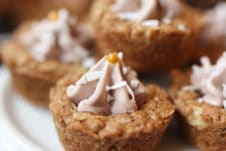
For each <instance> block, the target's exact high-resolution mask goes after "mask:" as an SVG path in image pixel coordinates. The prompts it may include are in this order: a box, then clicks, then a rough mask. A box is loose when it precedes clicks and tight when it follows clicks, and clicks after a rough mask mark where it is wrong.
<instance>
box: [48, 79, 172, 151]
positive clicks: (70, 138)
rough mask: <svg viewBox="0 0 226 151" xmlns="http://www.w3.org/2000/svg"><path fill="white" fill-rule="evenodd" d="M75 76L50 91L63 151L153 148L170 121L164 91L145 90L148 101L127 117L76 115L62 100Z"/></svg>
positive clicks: (67, 100)
mask: <svg viewBox="0 0 226 151" xmlns="http://www.w3.org/2000/svg"><path fill="white" fill-rule="evenodd" d="M76 79H77V76H76V75H75V76H67V77H65V78H63V79H61V80H60V81H58V83H57V85H56V86H55V87H54V88H52V90H51V93H50V100H51V102H50V105H49V108H50V111H51V112H52V115H53V118H54V121H55V126H56V129H57V131H58V134H59V137H60V140H61V142H62V144H63V145H64V148H65V150H67V151H83V150H87V151H88V150H92V151H95V150H96V151H107V150H125V151H126V150H128V151H134V150H143V151H150V150H153V149H154V148H156V146H157V145H158V144H159V142H160V140H161V137H162V135H163V133H164V131H165V129H166V127H167V126H168V124H169V122H170V121H171V119H172V116H173V113H174V106H173V105H172V104H171V103H170V102H169V101H168V95H167V93H166V92H165V91H163V90H162V89H161V88H159V87H158V86H155V85H150V86H148V92H149V94H148V95H149V97H148V100H147V102H146V103H145V104H143V105H142V106H141V107H140V109H138V111H136V112H133V113H130V114H117V115H109V116H104V115H94V114H91V113H88V112H78V111H77V106H76V104H75V103H74V102H73V101H72V100H71V99H70V98H68V97H67V96H66V88H67V86H68V85H70V84H71V83H74V82H75V81H76Z"/></svg>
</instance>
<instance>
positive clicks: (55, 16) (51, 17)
mask: <svg viewBox="0 0 226 151" xmlns="http://www.w3.org/2000/svg"><path fill="white" fill-rule="evenodd" d="M58 18H59V14H58V12H57V11H50V12H49V14H48V19H49V20H50V21H56V20H58Z"/></svg>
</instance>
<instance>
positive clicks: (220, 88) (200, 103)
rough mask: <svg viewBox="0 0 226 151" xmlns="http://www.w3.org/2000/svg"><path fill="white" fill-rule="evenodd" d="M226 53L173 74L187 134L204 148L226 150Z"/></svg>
mask: <svg viewBox="0 0 226 151" xmlns="http://www.w3.org/2000/svg"><path fill="white" fill-rule="evenodd" d="M225 71H226V53H224V54H223V55H222V56H221V57H220V58H219V59H218V60H217V63H216V64H211V62H210V59H209V58H208V57H202V58H201V65H200V66H197V65H194V66H193V67H192V70H190V71H186V72H181V71H174V72H173V73H172V79H173V81H172V84H171V87H170V93H171V96H172V98H173V101H174V103H175V105H176V110H177V111H178V112H179V114H180V116H181V118H180V126H181V129H182V130H183V132H184V133H185V136H186V137H187V138H188V139H189V141H190V142H191V143H192V144H193V145H194V146H195V147H197V148H198V149H200V150H203V151H218V150H226V147H225V144H226V135H225V129H226V99H225V97H226V91H225V90H226V89H225V88H226V85H225V84H226V78H225V77H226V72H225Z"/></svg>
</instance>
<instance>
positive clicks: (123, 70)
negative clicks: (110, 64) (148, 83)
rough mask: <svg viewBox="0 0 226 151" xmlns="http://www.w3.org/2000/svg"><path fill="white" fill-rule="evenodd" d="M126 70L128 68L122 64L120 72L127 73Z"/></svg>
mask: <svg viewBox="0 0 226 151" xmlns="http://www.w3.org/2000/svg"><path fill="white" fill-rule="evenodd" d="M127 72H128V68H127V67H124V66H123V67H122V73H123V74H127Z"/></svg>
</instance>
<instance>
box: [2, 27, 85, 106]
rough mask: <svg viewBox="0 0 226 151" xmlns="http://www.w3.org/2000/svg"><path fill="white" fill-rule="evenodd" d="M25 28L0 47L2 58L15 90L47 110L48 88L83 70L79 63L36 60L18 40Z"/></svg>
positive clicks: (21, 28)
mask: <svg viewBox="0 0 226 151" xmlns="http://www.w3.org/2000/svg"><path fill="white" fill-rule="evenodd" d="M27 25H28V24H24V25H23V26H22V27H20V29H19V30H18V31H16V34H15V35H14V37H13V38H11V39H10V40H8V41H6V42H5V43H4V44H3V46H2V47H1V49H2V50H1V51H2V52H1V53H2V59H3V63H4V64H5V65H6V66H7V67H8V69H9V71H10V73H11V77H12V82H13V85H14V87H15V88H16V90H17V91H18V92H19V93H20V94H21V95H22V96H24V97H25V98H27V100H28V101H30V102H31V103H34V104H36V105H41V106H46V107H47V106H48V103H49V91H50V88H51V87H52V86H54V84H55V83H56V81H57V80H58V79H59V78H61V77H63V76H64V75H66V74H69V73H71V72H72V73H74V74H80V75H81V74H82V73H83V72H85V70H86V69H85V68H83V67H82V65H80V64H75V63H71V64H70V63H61V62H59V61H57V60H48V61H44V62H38V61H36V60H35V59H34V58H33V57H32V56H31V55H30V53H29V50H27V49H26V48H25V47H24V46H23V45H22V44H21V43H20V42H19V39H18V37H19V34H22V33H23V31H24V30H25V29H26V27H27Z"/></svg>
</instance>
